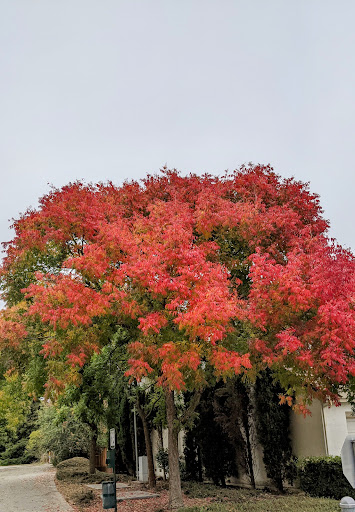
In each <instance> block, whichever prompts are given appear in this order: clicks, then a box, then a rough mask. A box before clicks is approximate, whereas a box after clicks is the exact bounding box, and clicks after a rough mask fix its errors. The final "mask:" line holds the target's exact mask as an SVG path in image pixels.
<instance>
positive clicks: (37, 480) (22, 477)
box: [0, 464, 73, 512]
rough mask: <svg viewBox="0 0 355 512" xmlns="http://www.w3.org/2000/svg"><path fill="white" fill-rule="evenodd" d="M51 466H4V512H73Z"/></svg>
mask: <svg viewBox="0 0 355 512" xmlns="http://www.w3.org/2000/svg"><path fill="white" fill-rule="evenodd" d="M54 476H55V470H54V468H53V467H52V466H51V465H50V464H24V465H22V466H0V512H70V511H73V509H72V508H71V506H70V505H69V504H68V503H67V502H66V501H65V500H64V498H63V497H62V495H61V494H60V493H59V492H58V491H57V488H56V486H55V483H54Z"/></svg>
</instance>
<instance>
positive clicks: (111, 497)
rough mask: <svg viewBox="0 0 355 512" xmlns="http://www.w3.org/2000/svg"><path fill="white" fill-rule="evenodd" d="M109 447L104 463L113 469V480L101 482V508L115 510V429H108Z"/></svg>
mask: <svg viewBox="0 0 355 512" xmlns="http://www.w3.org/2000/svg"><path fill="white" fill-rule="evenodd" d="M109 446H110V449H109V450H108V452H107V459H106V464H107V465H108V467H110V468H112V469H113V482H102V500H103V508H104V509H108V508H114V509H115V512H117V497H116V450H115V449H116V431H115V429H114V428H111V429H110V442H109Z"/></svg>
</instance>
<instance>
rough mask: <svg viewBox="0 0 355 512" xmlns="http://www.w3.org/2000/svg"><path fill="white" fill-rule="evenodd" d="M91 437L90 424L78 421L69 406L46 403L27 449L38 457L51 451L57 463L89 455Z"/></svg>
mask: <svg viewBox="0 0 355 512" xmlns="http://www.w3.org/2000/svg"><path fill="white" fill-rule="evenodd" d="M89 439H90V430H89V428H88V426H87V425H85V424H84V423H82V422H80V421H78V419H77V418H76V417H75V416H74V414H73V412H72V410H71V409H70V408H69V407H65V406H63V407H61V408H57V407H55V406H54V405H48V404H45V405H44V406H43V407H42V408H41V410H40V412H39V429H38V430H37V431H36V432H35V433H33V434H32V436H31V437H30V440H29V442H28V445H27V451H28V453H29V454H33V455H34V454H36V455H37V457H38V456H39V455H41V454H43V453H46V452H49V451H50V452H52V453H53V454H54V459H53V463H54V464H57V463H58V462H60V461H62V460H65V459H68V458H70V457H76V456H84V457H85V456H87V455H88V450H89V445H88V443H89Z"/></svg>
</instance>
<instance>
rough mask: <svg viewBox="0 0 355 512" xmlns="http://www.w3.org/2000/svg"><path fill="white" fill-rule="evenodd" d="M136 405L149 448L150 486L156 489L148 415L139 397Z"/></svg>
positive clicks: (147, 448) (146, 445) (146, 446)
mask: <svg viewBox="0 0 355 512" xmlns="http://www.w3.org/2000/svg"><path fill="white" fill-rule="evenodd" d="M136 405H137V411H138V414H139V416H140V419H141V420H142V423H143V432H144V441H145V448H146V450H147V460H148V486H149V488H150V489H154V488H155V487H156V479H155V470H154V459H153V448H152V440H151V437H150V430H149V426H148V421H147V416H146V414H145V412H144V410H143V408H142V407H141V405H140V403H139V399H138V400H137V401H136Z"/></svg>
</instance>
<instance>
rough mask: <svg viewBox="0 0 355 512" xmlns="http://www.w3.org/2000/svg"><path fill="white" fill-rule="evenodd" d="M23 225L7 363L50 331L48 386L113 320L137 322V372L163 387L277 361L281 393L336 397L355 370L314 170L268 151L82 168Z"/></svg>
mask: <svg viewBox="0 0 355 512" xmlns="http://www.w3.org/2000/svg"><path fill="white" fill-rule="evenodd" d="M13 227H14V229H15V237H14V239H13V240H12V241H11V242H9V243H7V244H5V251H6V253H5V258H4V261H3V264H2V268H1V284H2V290H3V298H4V300H5V301H6V303H7V308H6V309H5V310H4V311H3V312H2V313H1V317H0V349H1V350H2V351H3V352H4V353H6V354H7V356H6V361H5V363H4V369H5V370H8V371H10V372H11V368H12V367H16V364H18V363H19V356H18V352H19V351H18V349H20V352H21V350H22V352H23V353H26V350H27V349H28V348H30V349H31V350H32V352H36V350H37V348H36V347H38V343H40V350H39V351H38V350H37V354H38V353H39V354H40V356H41V357H42V358H43V360H44V361H45V368H44V370H43V366H42V367H41V368H42V370H43V371H45V372H46V376H47V377H46V379H47V384H46V385H47V390H49V391H52V392H54V391H55V390H61V389H63V388H64V387H65V386H66V384H67V383H68V382H72V383H75V382H79V381H80V369H81V368H82V367H83V366H84V365H85V364H86V363H87V362H88V361H89V360H90V357H91V356H92V354H93V353H95V352H99V351H100V349H101V348H102V347H103V346H104V345H107V344H108V343H109V342H110V340H111V339H112V337H113V336H114V334H115V332H116V331H117V329H118V327H119V326H121V327H124V328H125V329H127V330H128V331H129V332H130V342H129V344H128V350H129V353H130V359H129V369H128V371H127V375H128V376H130V377H131V378H132V379H136V380H138V381H139V380H141V379H142V378H146V377H148V378H149V379H150V380H151V381H154V382H156V385H158V386H162V387H163V388H164V389H165V390H166V392H167V393H171V391H184V390H194V389H201V388H202V387H203V386H204V385H205V383H206V382H207V380H208V378H209V376H210V375H213V376H214V378H224V379H226V378H227V377H230V376H232V375H235V374H240V373H248V374H249V375H250V378H255V377H256V376H257V374H258V372H259V371H261V370H263V369H265V368H267V367H269V368H271V370H272V371H273V373H274V375H276V376H277V378H278V379H279V380H280V382H281V384H282V386H283V387H284V388H286V389H289V392H288V393H286V395H285V396H283V397H281V400H282V401H284V402H288V403H289V404H290V405H292V401H293V398H292V395H293V393H294V392H295V391H296V393H297V394H298V396H299V397H300V398H301V400H300V401H298V402H297V403H294V404H293V407H295V408H299V409H300V410H303V411H304V412H305V411H306V408H305V405H304V402H302V397H303V400H304V401H306V400H307V399H310V400H311V399H312V398H314V397H318V398H320V399H322V400H335V401H336V400H337V398H338V394H339V392H340V391H341V390H342V389H343V387H344V386H346V385H347V382H348V380H349V378H351V377H352V376H353V375H355V363H354V357H353V355H354V345H355V310H354V300H355V279H354V257H353V255H352V254H351V253H350V252H349V251H346V250H344V249H342V248H341V247H339V246H338V245H336V244H335V243H334V242H332V241H330V240H329V239H328V238H327V228H328V223H327V222H326V221H325V220H324V219H323V217H322V210H321V208H320V205H319V198H318V196H317V195H316V194H312V193H311V192H310V191H309V188H308V185H307V184H304V183H301V182H298V181H296V180H294V179H282V178H281V177H280V176H278V175H277V174H276V173H274V171H273V169H272V168H270V167H269V166H250V167H243V168H241V169H239V170H237V171H234V172H231V173H226V174H225V175H224V176H223V177H220V178H219V177H215V176H211V175H204V176H197V175H193V174H191V175H188V176H181V175H180V174H179V173H178V172H177V171H175V170H173V171H170V170H168V169H163V170H162V172H161V173H160V174H158V175H155V176H148V177H147V178H146V179H144V180H142V181H141V182H139V183H138V182H135V181H132V182H127V183H124V184H123V185H122V186H115V185H114V184H113V183H107V184H102V183H99V184H96V185H94V184H90V185H86V184H84V183H81V182H75V183H71V184H69V185H67V186H65V187H63V188H61V189H52V190H51V192H50V193H49V194H47V195H45V196H44V197H43V198H41V199H40V201H39V207H38V208H37V209H31V210H28V211H27V212H25V213H24V214H23V215H22V216H21V217H20V218H19V219H18V220H16V221H15V222H14V225H13ZM39 332H40V336H39V335H38V333H39ZM34 333H37V334H36V335H35V336H34ZM27 353H28V351H27ZM16 354H17V355H16ZM21 357H25V356H21ZM78 379H79V380H78ZM49 391H48V392H49ZM168 396H169V395H168V394H167V395H166V397H167V399H168ZM167 405H168V407H167V410H168V411H169V410H171V411H172V412H173V408H172V407H173V404H171V403H170V408H169V404H168V403H167Z"/></svg>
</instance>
